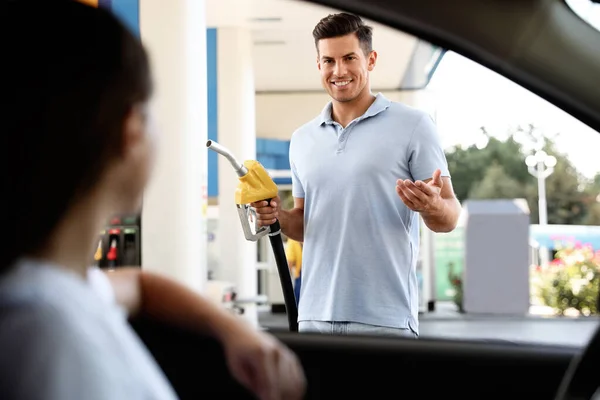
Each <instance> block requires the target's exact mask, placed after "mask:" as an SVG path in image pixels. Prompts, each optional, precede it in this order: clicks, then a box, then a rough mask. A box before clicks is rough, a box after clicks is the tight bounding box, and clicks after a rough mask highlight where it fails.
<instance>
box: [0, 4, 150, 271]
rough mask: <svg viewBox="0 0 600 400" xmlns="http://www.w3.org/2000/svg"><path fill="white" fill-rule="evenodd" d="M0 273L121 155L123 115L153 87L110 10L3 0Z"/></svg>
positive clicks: (41, 239)
mask: <svg viewBox="0 0 600 400" xmlns="http://www.w3.org/2000/svg"><path fill="white" fill-rule="evenodd" d="M0 51H1V52H2V64H3V68H2V70H3V71H2V74H1V75H0V81H1V82H2V83H1V85H0V95H1V96H2V97H3V98H4V100H3V101H2V104H1V105H0V110H2V111H1V113H0V115H1V118H0V129H1V138H2V139H0V140H1V141H0V160H1V161H0V171H1V172H0V174H1V177H2V204H3V206H2V209H1V210H0V211H1V217H0V222H1V224H0V227H1V229H3V230H4V234H3V235H2V237H3V239H2V244H1V245H0V249H1V252H0V257H1V262H0V272H3V271H5V270H6V269H7V268H9V267H10V266H11V264H12V263H14V261H15V260H16V259H18V258H19V257H21V256H25V255H28V254H30V253H33V252H36V251H38V250H40V248H41V247H42V246H44V245H46V243H47V242H48V240H49V237H50V235H51V234H52V232H53V231H54V230H55V228H56V227H57V225H58V224H59V222H60V220H61V219H62V217H64V215H65V213H66V212H67V211H68V210H69V208H70V207H71V205H72V204H73V203H74V202H75V201H76V200H78V199H79V198H81V196H82V195H85V194H87V193H88V192H89V191H90V190H91V189H92V188H93V187H94V185H95V184H96V183H97V181H98V179H99V178H100V176H101V174H102V172H103V171H104V169H105V168H106V166H107V165H108V164H109V163H110V162H111V161H113V160H114V159H115V158H116V157H118V156H119V151H120V149H121V148H122V146H121V143H122V129H123V124H124V121H125V118H126V116H127V114H128V113H129V112H130V111H131V109H132V107H133V106H135V105H136V104H140V103H143V102H144V101H146V100H148V99H149V97H150V96H151V91H152V83H151V72H150V66H149V61H148V58H147V55H146V52H145V50H144V49H143V47H142V45H141V44H140V42H139V41H138V39H136V37H135V36H133V35H132V33H131V32H129V31H128V29H127V28H126V27H125V26H124V25H123V24H122V23H121V22H120V21H119V20H118V19H117V18H115V17H114V16H113V15H112V14H111V13H110V11H107V10H103V9H101V8H95V7H91V6H87V5H85V4H82V3H79V2H77V1H74V0H73V1H70V0H52V1H49V0H38V1H35V0H2V1H1V2H0Z"/></svg>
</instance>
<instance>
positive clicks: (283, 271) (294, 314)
mask: <svg viewBox="0 0 600 400" xmlns="http://www.w3.org/2000/svg"><path fill="white" fill-rule="evenodd" d="M269 241H270V242H271V247H272V248H273V254H274V255H275V263H276V264H277V272H278V273H279V281H280V282H281V290H282V291H283V301H284V303H285V309H286V314H287V319H288V325H289V328H290V331H291V332H298V305H297V302H296V296H295V295H294V287H293V285H292V277H291V274H290V270H289V268H288V263H287V258H286V256H285V249H284V248H283V239H282V238H281V226H280V225H279V221H275V223H274V224H272V225H271V226H270V233H269Z"/></svg>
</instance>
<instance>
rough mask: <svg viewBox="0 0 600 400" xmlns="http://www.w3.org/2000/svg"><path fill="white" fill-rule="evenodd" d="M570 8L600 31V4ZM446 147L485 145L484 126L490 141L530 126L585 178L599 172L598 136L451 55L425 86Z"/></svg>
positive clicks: (576, 0) (575, 0)
mask: <svg viewBox="0 0 600 400" xmlns="http://www.w3.org/2000/svg"><path fill="white" fill-rule="evenodd" d="M568 3H570V5H571V7H573V9H574V10H576V11H577V13H578V14H580V15H581V16H582V17H583V18H584V19H586V20H588V22H590V23H591V24H592V25H594V26H596V27H597V28H598V29H599V30H600V5H595V6H593V7H590V6H589V4H590V3H589V0H570V1H568ZM427 91H428V92H429V97H430V99H431V100H430V101H432V102H433V103H434V108H435V114H436V115H435V116H436V121H437V125H438V129H439V131H440V134H441V137H442V142H443V145H444V147H445V148H450V147H452V146H455V145H457V144H461V145H463V146H469V145H473V144H476V145H477V144H478V145H480V146H481V145H485V136H484V135H483V134H482V133H481V129H480V128H481V127H482V126H484V127H485V128H486V130H487V131H488V133H489V134H491V135H493V136H495V137H499V138H501V137H506V135H507V133H508V132H509V131H510V129H514V128H515V127H517V126H519V125H521V126H528V124H533V125H534V126H536V127H538V132H539V133H542V134H544V135H546V136H554V135H557V136H555V138H554V141H555V142H556V143H557V145H558V148H559V150H560V151H561V152H562V153H563V154H565V155H566V156H567V157H568V158H569V160H570V161H571V162H572V163H573V164H574V165H575V167H576V168H577V169H578V170H579V171H580V172H581V173H582V174H584V175H585V176H587V177H590V178H591V177H593V176H594V175H595V174H596V173H597V172H600V158H599V157H598V149H600V134H599V133H598V132H597V131H595V130H593V129H591V128H590V127H588V126H587V125H585V124H583V123H581V122H579V121H578V120H577V119H575V118H573V117H572V116H570V115H569V114H567V113H565V112H564V111H562V110H560V109H559V108H557V107H555V106H554V105H552V104H550V103H549V102H547V101H546V100H544V99H542V98H540V97H539V96H537V95H535V94H533V93H531V92H529V91H528V90H526V89H524V88H522V87H521V86H519V85H517V84H515V83H513V82H512V81H510V80H508V79H506V78H504V77H502V76H501V75H499V74H497V73H495V72H493V71H491V70H489V69H487V68H485V67H483V66H481V65H479V64H477V63H475V62H472V61H470V60H469V59H467V58H464V57H462V56H460V55H458V54H456V53H452V52H448V53H446V55H444V58H443V59H442V62H441V63H440V65H439V66H438V68H437V70H436V72H435V73H434V75H433V78H432V80H431V82H430V84H429V86H428V89H427Z"/></svg>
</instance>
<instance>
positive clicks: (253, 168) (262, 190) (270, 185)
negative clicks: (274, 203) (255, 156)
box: [235, 160, 279, 205]
mask: <svg viewBox="0 0 600 400" xmlns="http://www.w3.org/2000/svg"><path fill="white" fill-rule="evenodd" d="M244 166H245V167H246V168H247V169H248V173H247V174H246V175H244V176H242V177H241V178H240V183H239V184H238V187H237V189H236V190H235V204H238V205H243V204H250V203H254V202H255V201H261V200H267V199H272V198H274V197H277V194H278V193H279V190H278V189H277V185H276V184H275V182H273V179H271V177H270V176H269V174H268V173H267V171H266V170H265V168H264V167H263V166H262V165H261V163H259V162H258V161H255V160H247V161H244Z"/></svg>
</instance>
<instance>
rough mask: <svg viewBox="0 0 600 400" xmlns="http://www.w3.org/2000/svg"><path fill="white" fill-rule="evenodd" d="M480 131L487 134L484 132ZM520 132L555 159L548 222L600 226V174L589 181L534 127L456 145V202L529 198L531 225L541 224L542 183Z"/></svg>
mask: <svg viewBox="0 0 600 400" xmlns="http://www.w3.org/2000/svg"><path fill="white" fill-rule="evenodd" d="M482 131H483V133H484V134H486V135H487V133H486V131H485V129H483V128H482ZM516 133H525V138H526V139H529V140H530V142H531V143H537V146H538V148H541V149H543V150H544V151H546V153H548V154H551V155H553V156H554V157H556V159H557V164H556V167H555V168H554V171H553V173H552V174H551V175H550V176H549V177H548V178H547V179H546V198H547V210H548V223H550V224H578V225H579V224H580V225H600V203H598V200H600V198H599V197H598V196H599V195H600V174H598V175H596V177H595V178H594V179H591V180H586V179H585V178H584V177H583V176H582V174H581V173H579V171H577V169H576V168H575V166H574V165H573V163H572V162H571V161H570V160H569V159H568V158H567V157H566V156H565V155H564V154H562V153H561V152H560V151H558V149H557V148H556V146H555V144H554V142H553V140H552V139H551V138H550V139H549V138H542V139H540V135H539V132H537V131H536V130H535V127H533V126H531V125H530V126H529V127H528V128H527V129H526V130H521V131H520V132H513V133H510V134H509V135H508V137H507V139H505V140H500V139H498V138H495V137H490V136H489V135H487V136H488V142H487V145H486V146H485V147H483V148H478V147H476V146H470V147H467V148H462V147H457V148H455V149H452V150H451V151H448V152H447V153H446V157H447V159H448V166H449V169H450V174H451V175H452V184H453V186H454V191H455V193H456V195H457V197H458V199H459V200H461V201H464V200H467V199H501V198H502V199H507V198H525V199H526V200H527V202H528V204H529V209H530V212H531V222H532V223H538V222H539V221H538V181H537V179H536V178H535V177H534V176H532V175H531V174H530V173H529V172H528V168H527V166H526V164H525V158H526V157H527V155H529V154H531V151H530V150H529V151H528V150H527V149H526V147H525V146H524V145H523V143H522V142H523V141H518V140H517V139H516ZM540 141H541V142H540Z"/></svg>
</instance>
